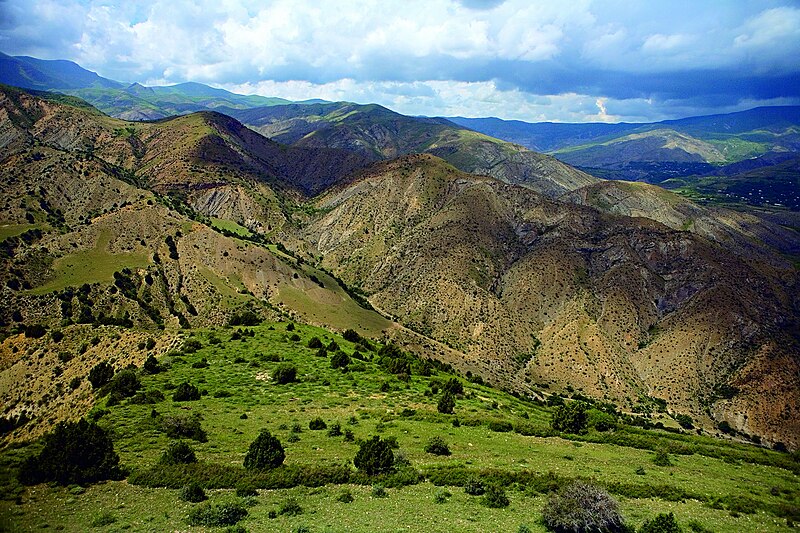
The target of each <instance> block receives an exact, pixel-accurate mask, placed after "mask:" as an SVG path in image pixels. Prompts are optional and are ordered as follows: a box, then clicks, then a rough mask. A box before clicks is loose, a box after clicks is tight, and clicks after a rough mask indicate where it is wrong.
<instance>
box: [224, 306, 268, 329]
mask: <svg viewBox="0 0 800 533" xmlns="http://www.w3.org/2000/svg"><path fill="white" fill-rule="evenodd" d="M228 324H230V325H231V326H257V325H259V324H261V317H260V316H258V315H257V314H255V313H254V312H253V311H250V310H249V309H245V310H243V311H240V312H238V313H234V314H233V315H232V316H231V319H230V321H229V322H228Z"/></svg>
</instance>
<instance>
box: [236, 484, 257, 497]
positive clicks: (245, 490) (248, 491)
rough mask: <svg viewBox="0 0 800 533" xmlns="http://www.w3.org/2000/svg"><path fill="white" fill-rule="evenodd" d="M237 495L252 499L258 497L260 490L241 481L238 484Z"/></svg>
mask: <svg viewBox="0 0 800 533" xmlns="http://www.w3.org/2000/svg"><path fill="white" fill-rule="evenodd" d="M236 495H237V496H238V497H240V498H252V497H253V496H258V489H257V488H256V486H255V485H253V484H252V483H250V482H247V481H240V482H239V483H237V484H236Z"/></svg>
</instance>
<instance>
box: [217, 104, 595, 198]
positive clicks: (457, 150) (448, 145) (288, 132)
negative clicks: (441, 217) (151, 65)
mask: <svg viewBox="0 0 800 533" xmlns="http://www.w3.org/2000/svg"><path fill="white" fill-rule="evenodd" d="M231 113H232V114H233V115H234V116H236V117H237V118H238V119H239V120H241V121H242V122H244V123H245V124H247V125H248V126H250V127H252V128H253V129H255V130H256V131H259V132H261V133H263V134H264V135H266V136H267V137H270V138H272V139H274V140H276V141H279V142H283V143H287V144H292V146H304V147H315V148H323V147H328V148H339V149H342V150H347V151H350V152H354V153H358V154H361V155H362V156H364V157H368V158H371V159H372V160H381V159H390V158H393V157H397V156H400V155H404V154H412V153H430V154H433V155H436V156H438V157H441V158H442V159H444V160H446V161H447V162H449V163H451V164H452V165H454V166H455V167H456V168H459V169H460V170H463V171H465V172H470V173H474V174H486V175H489V176H493V177H495V178H497V179H500V180H502V181H505V182H508V183H516V184H519V185H524V186H526V187H528V188H531V189H533V190H535V191H537V192H540V193H542V194H545V195H547V196H551V197H557V196H559V195H560V194H562V193H564V192H566V191H571V190H574V189H576V188H579V187H582V186H585V185H589V184H591V183H595V182H596V181H597V179H596V178H594V177H592V176H590V175H588V174H586V173H584V172H581V171H579V170H576V169H574V168H572V167H570V166H568V165H564V164H563V163H561V162H559V161H557V160H556V159H554V158H552V157H550V156H546V155H543V154H538V153H536V152H531V151H530V150H528V149H526V148H523V147H521V146H518V145H514V144H511V143H507V142H503V141H500V140H498V139H493V138H491V137H487V136H486V135H483V134H480V133H477V132H474V131H470V130H467V129H465V128H462V127H459V126H457V125H456V124H453V123H452V122H449V121H447V120H444V119H430V118H418V117H406V116H403V115H400V114H398V113H395V112H393V111H390V110H388V109H386V108H384V107H381V106H378V105H375V104H371V105H366V106H363V105H357V104H351V103H346V102H343V103H334V104H318V105H286V106H271V107H263V108H256V109H248V110H241V111H232V112H231Z"/></svg>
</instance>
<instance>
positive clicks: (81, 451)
mask: <svg viewBox="0 0 800 533" xmlns="http://www.w3.org/2000/svg"><path fill="white" fill-rule="evenodd" d="M43 440H44V447H43V448H42V451H41V452H39V454H38V455H36V456H33V457H30V458H29V459H28V460H27V461H26V462H25V463H24V464H23V466H22V468H21V470H20V474H19V477H20V481H22V482H23V483H25V484H36V483H41V482H44V481H55V482H56V483H58V484H60V485H69V484H72V483H79V484H83V483H92V482H95V481H100V480H104V479H119V478H121V475H122V472H121V470H120V466H119V455H117V453H116V452H115V451H114V443H113V442H112V441H111V437H109V435H108V433H106V431H105V430H104V429H103V428H101V427H100V426H98V425H97V424H96V423H94V422H87V421H86V420H83V419H81V420H79V421H77V422H59V423H58V424H56V427H55V429H53V431H52V433H49V434H47V435H46V436H45V437H44V439H43Z"/></svg>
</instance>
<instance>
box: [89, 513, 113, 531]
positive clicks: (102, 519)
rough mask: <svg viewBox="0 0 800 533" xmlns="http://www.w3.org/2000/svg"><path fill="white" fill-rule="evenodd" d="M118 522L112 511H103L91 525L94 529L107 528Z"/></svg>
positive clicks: (93, 519)
mask: <svg viewBox="0 0 800 533" xmlns="http://www.w3.org/2000/svg"><path fill="white" fill-rule="evenodd" d="M116 521H117V517H116V516H114V513H112V512H111V511H102V512H101V513H100V514H98V515H96V516H95V517H94V518H92V521H91V523H90V525H91V526H92V527H105V526H110V525H111V524H113V523H114V522H116Z"/></svg>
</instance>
